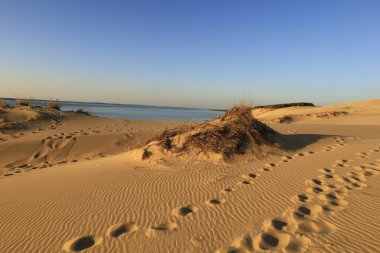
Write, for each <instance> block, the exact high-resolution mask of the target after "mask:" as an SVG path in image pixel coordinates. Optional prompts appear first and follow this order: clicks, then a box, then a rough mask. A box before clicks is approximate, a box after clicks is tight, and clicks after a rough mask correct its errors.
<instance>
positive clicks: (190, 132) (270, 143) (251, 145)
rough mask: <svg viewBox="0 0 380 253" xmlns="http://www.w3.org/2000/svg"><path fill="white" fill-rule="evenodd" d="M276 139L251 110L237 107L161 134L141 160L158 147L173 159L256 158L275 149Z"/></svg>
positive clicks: (246, 107) (145, 148)
mask: <svg viewBox="0 0 380 253" xmlns="http://www.w3.org/2000/svg"><path fill="white" fill-rule="evenodd" d="M278 137H279V134H278V133H277V132H275V131H274V130H272V129H271V128H270V127H268V126H267V125H265V124H263V123H261V122H260V121H258V120H256V119H254V118H253V116H252V113H251V108H250V107H248V106H245V105H237V106H235V107H233V108H232V109H230V110H228V111H227V112H225V113H224V114H223V115H222V116H220V117H219V118H217V119H215V120H212V121H207V122H205V123H201V124H199V125H196V126H184V127H179V128H175V129H172V130H166V131H164V132H163V133H162V134H161V135H159V136H158V137H156V138H154V139H153V140H151V141H149V142H148V144H146V145H145V146H144V147H143V154H142V159H148V158H150V157H151V156H152V155H154V150H157V146H158V148H159V149H162V150H163V152H166V153H167V152H169V153H170V154H172V155H174V156H182V155H186V154H187V155H199V154H201V155H203V156H205V157H210V156H214V155H217V156H219V157H221V158H222V159H230V158H232V157H233V156H235V155H244V154H250V155H253V157H255V158H259V157H262V156H265V155H267V154H268V153H271V152H272V151H273V150H274V149H278V145H277V144H276V142H277V138H278Z"/></svg>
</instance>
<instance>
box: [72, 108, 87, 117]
mask: <svg viewBox="0 0 380 253" xmlns="http://www.w3.org/2000/svg"><path fill="white" fill-rule="evenodd" d="M75 112H76V113H81V114H85V115H90V112H89V111H87V110H85V109H83V108H78V109H77V110H76V111H75Z"/></svg>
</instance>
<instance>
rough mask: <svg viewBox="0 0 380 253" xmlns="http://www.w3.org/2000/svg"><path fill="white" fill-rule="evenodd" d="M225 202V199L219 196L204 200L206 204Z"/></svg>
mask: <svg viewBox="0 0 380 253" xmlns="http://www.w3.org/2000/svg"><path fill="white" fill-rule="evenodd" d="M225 203H226V200H225V199H219V198H215V199H209V200H207V201H206V204H207V205H209V206H218V205H222V204H225Z"/></svg>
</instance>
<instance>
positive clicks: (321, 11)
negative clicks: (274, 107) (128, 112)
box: [0, 0, 380, 108]
mask: <svg viewBox="0 0 380 253" xmlns="http://www.w3.org/2000/svg"><path fill="white" fill-rule="evenodd" d="M1 96H17V97H37V98H49V97H54V98H59V99H61V100H80V101H99V102H121V103H137V104H156V105H176V106H192V107H194V106H195V107H218V108H222V107H226V106H230V105H231V104H233V103H234V102H237V101H239V100H246V101H251V102H253V103H254V104H269V103H282V102H295V101H310V102H314V103H316V104H328V103H338V102H342V101H351V100H362V99H369V98H376V97H380V1H378V0H374V1H363V0H357V1H349V0H342V1H334V0H321V1H305V0H302V1H301V0H300V1H296V0H291V1H280V0H279V1H271V0H268V1H253V0H249V1H243V0H237V1H233V0H210V1H207V0H199V1H195V0H192V1H190V0H188V1H186V0H177V1H174V0H173V1H158V0H152V1H143V0H136V1H94V0H89V1H84V0H73V1H69V0H65V1H64V0H62V1H58V0H46V1H40V0H33V1H30V0H25V1H18V0H0V97H1Z"/></svg>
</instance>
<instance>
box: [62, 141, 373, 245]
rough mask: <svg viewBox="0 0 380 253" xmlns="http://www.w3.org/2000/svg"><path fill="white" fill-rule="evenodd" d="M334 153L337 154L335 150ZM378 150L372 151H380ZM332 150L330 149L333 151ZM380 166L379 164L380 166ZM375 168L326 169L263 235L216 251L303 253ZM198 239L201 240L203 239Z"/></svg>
mask: <svg viewBox="0 0 380 253" xmlns="http://www.w3.org/2000/svg"><path fill="white" fill-rule="evenodd" d="M335 142H336V144H334V147H335V148H336V147H337V146H345V145H347V144H346V143H345V141H344V140H343V139H342V138H336V139H335ZM335 148H333V149H332V150H334V149H335ZM376 150H380V148H379V149H375V150H374V151H373V152H378V151H376ZM329 151H331V150H329ZM315 153H316V152H315V151H306V152H302V153H297V154H295V155H293V156H290V155H286V156H283V157H281V159H280V161H278V163H267V164H265V165H264V166H263V168H261V169H259V172H260V173H257V172H252V173H247V174H243V175H242V176H241V177H242V180H240V181H238V182H237V183H236V184H237V186H242V187H245V186H250V185H253V184H254V181H255V179H257V178H258V177H260V176H261V173H266V172H270V171H273V170H274V169H276V168H278V167H279V166H280V164H281V163H289V162H291V161H293V160H294V159H296V158H297V157H304V156H307V155H312V154H315ZM349 162H350V161H348V160H344V159H342V160H338V161H336V163H335V164H334V165H333V167H336V168H343V167H347V163H349ZM379 162H380V161H379ZM374 166H376V165H373V164H369V165H368V164H367V165H363V166H360V167H358V168H357V171H356V172H351V173H348V174H347V175H346V176H345V177H339V176H338V175H336V174H334V173H335V169H329V168H325V169H322V170H321V171H320V172H322V173H323V174H322V175H321V176H320V177H319V178H316V179H312V180H308V181H306V185H307V186H308V187H307V189H306V191H305V192H304V193H302V194H299V195H297V196H295V197H293V198H292V201H293V202H294V203H296V204H297V206H296V207H295V208H291V209H289V210H287V211H285V212H284V213H283V215H282V216H281V217H275V218H273V219H269V220H266V221H265V222H264V224H263V226H262V232H260V233H259V234H258V235H255V236H252V235H249V234H248V235H246V236H243V237H241V238H238V239H237V240H236V241H235V242H233V245H231V247H228V248H227V249H220V250H217V252H250V251H256V250H258V251H260V250H279V249H280V250H285V249H286V250H289V251H302V250H303V249H306V248H307V246H308V245H309V244H310V239H308V238H307V237H306V235H305V234H307V233H319V232H329V231H332V230H334V229H335V227H334V225H332V224H330V223H328V222H326V221H324V220H323V215H328V214H329V213H332V212H336V211H339V210H340V209H342V208H344V207H345V206H346V205H347V202H346V201H345V200H344V196H346V195H347V191H349V190H353V189H360V188H363V187H365V183H363V181H365V179H366V177H367V176H372V175H375V174H377V173H378V171H377V170H376V169H375V168H374ZM237 190H238V188H236V187H232V186H227V187H225V188H223V189H222V190H221V191H220V193H222V194H231V193H233V192H236V191H237ZM225 203H226V199H225V198H211V199H209V200H206V201H205V204H206V205H207V206H209V207H217V206H219V205H223V204H225ZM198 211H200V208H199V207H198V206H194V205H190V204H189V205H184V206H181V207H177V208H175V209H173V210H172V212H171V215H172V216H174V217H176V218H184V217H191V216H192V215H194V214H195V213H197V212H198ZM177 229H178V225H177V223H175V222H166V223H160V224H157V225H153V226H150V227H148V228H144V227H141V226H139V225H137V224H136V223H134V222H128V223H119V224H116V225H112V226H111V227H109V229H108V230H107V232H106V236H107V237H109V238H112V239H118V238H119V237H122V236H126V235H128V234H130V233H133V232H136V231H144V232H145V235H146V236H147V237H148V238H149V237H154V236H157V235H159V234H162V233H167V232H171V231H175V230H177ZM193 239H195V240H196V239H197V238H193ZM198 239H199V238H198ZM102 240H103V237H95V236H93V235H87V236H82V237H76V238H74V239H72V240H70V241H68V242H66V243H65V244H64V246H63V249H64V250H65V251H69V252H77V251H81V250H83V249H87V248H90V247H95V246H97V245H99V244H101V243H102Z"/></svg>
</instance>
